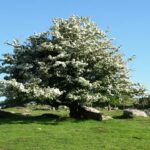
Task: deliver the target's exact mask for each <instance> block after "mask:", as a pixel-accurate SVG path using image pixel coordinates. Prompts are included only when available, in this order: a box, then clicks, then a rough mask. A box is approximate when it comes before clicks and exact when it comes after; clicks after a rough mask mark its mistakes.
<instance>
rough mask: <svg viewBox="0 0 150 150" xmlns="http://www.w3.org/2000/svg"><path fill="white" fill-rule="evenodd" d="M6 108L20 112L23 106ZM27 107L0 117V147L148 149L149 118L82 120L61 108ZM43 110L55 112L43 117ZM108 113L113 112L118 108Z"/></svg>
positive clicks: (17, 149)
mask: <svg viewBox="0 0 150 150" xmlns="http://www.w3.org/2000/svg"><path fill="white" fill-rule="evenodd" d="M7 111H14V112H17V113H21V112H23V111H27V110H25V109H23V108H19V109H7ZM29 111H30V113H32V115H31V116H26V117H24V116H22V115H20V114H17V115H15V114H14V116H12V117H8V118H0V150H149V149H150V142H149V141H150V118H135V119H113V120H109V121H94V120H87V121H85V120H75V119H69V118H68V112H67V111H64V110H58V111H48V110H45V111H44V110H34V111H33V110H32V111H31V110H29ZM43 113H51V114H55V115H51V116H49V117H44V116H41V115H42V114H43ZM105 113H107V112H106V111H105ZM108 114H109V115H113V116H117V115H120V114H121V111H111V112H109V113H108ZM116 118H117V117H116ZM118 118H119V117H118Z"/></svg>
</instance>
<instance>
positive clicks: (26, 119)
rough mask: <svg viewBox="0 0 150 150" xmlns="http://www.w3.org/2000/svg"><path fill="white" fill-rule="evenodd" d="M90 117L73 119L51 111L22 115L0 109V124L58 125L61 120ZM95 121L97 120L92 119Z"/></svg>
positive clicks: (75, 120) (78, 121)
mask: <svg viewBox="0 0 150 150" xmlns="http://www.w3.org/2000/svg"><path fill="white" fill-rule="evenodd" d="M87 120H91V119H74V118H70V117H67V116H64V117H62V116H59V115H56V114H52V113H45V114H42V115H38V116H32V115H27V116H25V115H23V114H20V113H10V112H5V111H1V110H0V125H3V124H30V123H37V124H44V125H58V124H60V123H62V122H67V121H69V122H72V123H80V122H85V121H87ZM94 121H97V120H94Z"/></svg>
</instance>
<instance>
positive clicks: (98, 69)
mask: <svg viewBox="0 0 150 150" xmlns="http://www.w3.org/2000/svg"><path fill="white" fill-rule="evenodd" d="M8 44H9V45H11V46H13V48H14V51H13V54H4V57H3V61H2V65H1V69H0V71H1V73H6V74H7V75H6V76H5V78H4V80H2V81H1V82H0V89H1V95H4V96H6V97H7V100H11V101H12V102H15V103H27V102H29V101H33V100H34V101H36V102H37V103H46V104H48V105H53V106H59V105H66V106H68V107H69V108H70V115H71V116H72V117H80V115H81V114H80V113H79V107H80V106H82V105H92V103H94V102H98V101H105V102H108V103H109V102H111V100H112V98H113V97H115V98H117V99H118V100H121V101H123V99H122V96H123V95H128V96H130V97H133V96H134V95H136V94H139V89H140V86H139V85H137V84H135V83H132V82H131V81H130V80H129V69H128V68H127V61H125V60H124V58H123V56H122V55H121V54H120V53H119V48H117V47H115V46H113V44H112V40H111V39H109V38H108V37H107V35H106V33H105V32H103V31H101V30H100V29H99V28H98V27H97V25H96V24H95V23H93V22H91V21H90V19H89V18H84V17H77V16H72V17H70V18H69V19H68V20H63V19H54V20H53V26H52V27H51V28H50V30H48V31H46V32H44V33H40V34H34V35H33V36H30V37H29V38H28V39H27V40H26V42H25V43H23V44H20V43H19V41H18V40H15V41H13V43H8Z"/></svg>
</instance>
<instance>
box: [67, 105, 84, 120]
mask: <svg viewBox="0 0 150 150" xmlns="http://www.w3.org/2000/svg"><path fill="white" fill-rule="evenodd" d="M69 110H70V117H71V118H77V119H79V118H81V114H80V106H79V104H78V103H77V102H73V103H72V104H70V105H69Z"/></svg>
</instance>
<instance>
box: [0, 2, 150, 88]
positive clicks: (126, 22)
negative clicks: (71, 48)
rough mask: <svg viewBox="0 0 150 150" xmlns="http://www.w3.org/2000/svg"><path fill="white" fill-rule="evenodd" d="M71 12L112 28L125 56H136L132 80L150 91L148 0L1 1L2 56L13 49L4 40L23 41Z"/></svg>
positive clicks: (0, 46)
mask: <svg viewBox="0 0 150 150" xmlns="http://www.w3.org/2000/svg"><path fill="white" fill-rule="evenodd" d="M70 15H79V16H90V17H91V19H92V20H93V21H94V22H96V23H97V24H98V26H99V27H100V28H101V29H102V30H107V29H109V31H110V33H109V34H110V36H111V37H114V38H115V39H116V40H115V41H114V44H116V45H118V46H120V45H121V46H122V47H121V51H122V53H124V54H125V56H126V57H128V56H131V55H136V59H135V60H134V61H133V62H132V63H130V64H129V66H130V68H131V69H132V70H133V72H132V73H131V76H132V77H131V79H132V80H133V81H136V82H140V83H142V84H144V85H146V87H147V88H148V89H149V90H150V1H149V0H124V1H120V0H1V1H0V57H2V56H1V54H3V53H6V52H11V51H12V49H11V48H10V47H8V46H6V45H5V44H4V42H5V41H7V40H8V41H12V40H13V39H15V38H19V39H21V40H22V41H24V40H25V39H26V38H27V37H28V36H29V35H31V34H33V33H34V32H42V31H45V30H47V29H48V28H49V27H50V26H51V20H52V18H54V17H59V18H68V17H69V16H70ZM1 78H2V76H1Z"/></svg>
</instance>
